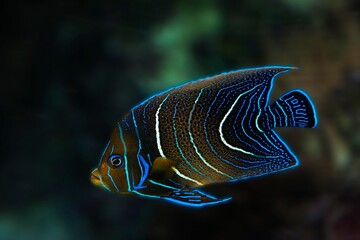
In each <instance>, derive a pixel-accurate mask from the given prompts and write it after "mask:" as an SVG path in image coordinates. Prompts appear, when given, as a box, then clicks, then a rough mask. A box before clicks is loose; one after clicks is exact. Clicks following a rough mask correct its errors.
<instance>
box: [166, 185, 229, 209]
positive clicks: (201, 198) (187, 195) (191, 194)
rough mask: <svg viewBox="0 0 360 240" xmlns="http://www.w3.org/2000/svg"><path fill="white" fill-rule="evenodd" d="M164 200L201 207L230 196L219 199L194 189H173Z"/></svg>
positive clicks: (225, 199) (216, 202)
mask: <svg viewBox="0 0 360 240" xmlns="http://www.w3.org/2000/svg"><path fill="white" fill-rule="evenodd" d="M164 198H165V199H166V200H168V201H171V202H174V203H177V204H180V205H185V206H189V207H203V206H206V205H214V204H218V203H223V202H226V201H229V200H230V199H231V198H224V199H220V198H217V197H214V196H212V195H210V194H207V193H204V192H201V191H199V190H195V189H180V190H178V191H173V192H172V193H171V194H170V195H169V196H167V197H164Z"/></svg>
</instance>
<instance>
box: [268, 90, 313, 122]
mask: <svg viewBox="0 0 360 240" xmlns="http://www.w3.org/2000/svg"><path fill="white" fill-rule="evenodd" d="M266 113H267V119H268V121H269V125H270V128H276V127H300V128H313V127H315V126H316V125H317V117H316V111H315V106H314V104H313V103H312V101H311V99H310V98H309V96H308V95H307V94H306V93H304V92H303V91H301V90H293V91H290V92H288V93H286V94H285V95H283V96H281V97H280V98H279V99H278V100H276V101H275V102H274V103H273V104H272V105H270V106H269V107H268V109H267V111H266Z"/></svg>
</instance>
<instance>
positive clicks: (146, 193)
mask: <svg viewBox="0 0 360 240" xmlns="http://www.w3.org/2000/svg"><path fill="white" fill-rule="evenodd" d="M294 69H297V68H295V67H288V66H268V67H260V68H251V69H243V70H237V71H231V72H227V73H222V74H219V75H216V76H213V77H207V78H203V79H200V80H196V81H191V82H188V83H186V84H184V85H181V86H178V87H174V88H171V89H169V90H167V91H165V92H162V93H159V94H157V95H154V96H153V97H151V98H149V99H147V100H145V101H143V102H142V103H140V104H138V105H137V106H135V107H133V108H132V109H131V110H130V111H129V112H128V113H126V114H125V116H124V117H123V118H122V119H120V120H119V121H117V123H116V126H115V128H114V130H113V131H112V134H111V137H110V140H109V141H108V143H107V145H106V147H105V149H104V151H103V153H102V155H101V157H100V163H99V165H98V167H97V168H95V169H94V170H93V171H92V172H91V174H90V179H91V182H92V183H93V184H94V185H96V186H100V187H102V188H105V189H107V190H109V191H111V192H117V193H120V194H127V195H134V196H141V197H148V198H155V199H164V200H167V201H170V202H172V203H176V204H180V205H184V206H189V207H202V206H208V205H214V204H219V203H224V202H227V201H229V200H230V199H231V197H218V196H214V195H213V194H209V193H207V192H206V191H204V190H203V189H202V187H204V186H207V185H210V184H220V183H225V182H234V181H239V180H243V179H248V178H253V177H259V176H263V175H266V174H270V173H276V172H279V171H283V170H286V169H290V168H293V167H296V166H298V165H299V160H298V158H297V157H296V156H295V155H294V153H293V152H292V151H291V150H290V148H289V147H288V146H287V145H286V143H285V142H284V141H283V140H282V139H281V138H280V137H279V136H278V135H277V134H276V132H275V131H274V129H275V128H281V127H294V128H314V127H315V126H316V125H317V124H318V120H317V115H316V110H315V106H314V103H313V102H312V100H311V99H310V97H309V95H308V94H306V93H305V92H304V91H302V90H300V89H294V90H291V91H289V92H287V93H285V94H284V95H282V96H281V97H280V98H278V99H277V100H276V101H275V102H273V103H272V104H268V102H269V97H270V92H271V90H272V87H273V84H274V80H275V78H276V77H277V76H278V75H279V74H282V73H285V72H288V71H290V70H294Z"/></svg>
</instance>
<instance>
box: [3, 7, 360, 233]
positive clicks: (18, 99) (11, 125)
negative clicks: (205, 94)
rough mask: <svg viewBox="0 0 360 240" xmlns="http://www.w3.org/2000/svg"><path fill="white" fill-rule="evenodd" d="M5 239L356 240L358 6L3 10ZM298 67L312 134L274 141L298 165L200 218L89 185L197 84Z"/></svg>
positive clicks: (227, 188)
mask: <svg viewBox="0 0 360 240" xmlns="http://www.w3.org/2000/svg"><path fill="white" fill-rule="evenodd" d="M2 6H3V7H2V13H3V14H2V18H3V21H2V23H3V24H2V26H3V28H2V29H3V31H2V34H1V35H2V44H1V46H2V48H1V56H2V58H1V59H2V71H1V83H2V84H1V87H0V114H1V118H0V123H1V124H0V129H1V139H2V141H1V167H0V180H1V181H0V186H1V188H0V190H1V191H0V239H1V240H12V239H14V240H16V239H30V240H32V239H34V240H35V239H36V240H42V239H52V240H57V239H59V240H61V239H90V240H91V239H190V238H194V237H200V238H201V239H234V238H237V239H294V240H295V239H331V240H335V239H346V240H348V239H351V240H353V239H354V240H355V239H360V108H359V106H360V2H359V1H357V0H348V1H342V0H332V1H325V0H319V1H311V0H303V1H300V0H271V1H260V0H246V1H236V2H235V1H210V0H208V1H191V2H185V1H181V0H177V1H159V0H155V1H144V0H143V1H115V0H112V1H93V0H92V1H77V2H75V1H67V0H65V1H60V0H58V1H56V0H52V1H46V2H42V3H41V2H37V3H35V2H30V1H20V0H17V1H4V2H3V4H2ZM265 65H287V66H288V65H291V66H297V67H299V68H300V69H299V70H298V71H292V72H290V73H287V74H284V75H281V76H280V77H279V78H277V80H276V81H275V84H274V88H273V92H272V99H276V98H277V97H279V96H280V95H282V94H283V93H284V92H286V91H288V90H291V89H294V88H301V89H303V90H305V91H306V92H308V93H309V95H310V96H311V97H312V99H313V100H314V102H315V105H316V107H317V111H318V117H319V125H318V127H317V128H316V129H290V128H289V129H277V130H276V131H277V132H278V133H279V135H280V136H281V137H282V138H283V139H284V140H285V142H286V143H288V145H289V146H290V148H291V149H292V150H293V152H294V153H295V154H296V155H297V156H298V157H299V159H300V166H299V167H297V168H295V169H291V170H287V171H284V172H280V173H276V174H271V175H267V176H263V177H259V178H252V179H249V180H245V181H239V182H236V183H231V184H222V185H215V186H209V187H207V189H208V190H207V191H208V192H212V193H220V195H222V196H233V200H232V201H231V202H229V203H226V204H222V205H217V206H212V207H205V208H200V209H194V208H186V207H183V206H178V205H174V204H170V203H168V202H165V201H159V200H153V199H147V198H140V197H130V196H122V195H117V194H114V193H110V192H107V191H105V190H103V189H100V188H97V187H94V186H93V185H92V184H91V183H90V181H89V174H90V172H91V170H92V169H93V168H94V167H95V166H96V165H97V164H98V161H99V157H100V156H101V153H102V151H103V148H104V147H105V145H106V143H107V141H108V138H109V137H110V133H111V130H112V128H113V127H115V124H116V121H117V120H119V119H120V117H122V116H123V114H125V113H126V112H127V111H128V110H130V109H131V107H133V106H134V105H136V104H137V103H139V102H141V101H143V100H144V99H146V98H148V97H149V96H152V95H153V94H155V93H157V92H159V91H162V90H165V89H167V88H169V87H172V86H176V85H179V84H183V83H185V82H187V81H190V80H194V79H197V78H201V77H205V76H211V75H215V74H218V73H221V72H226V71H230V70H237V69H241V68H247V67H255V66H265Z"/></svg>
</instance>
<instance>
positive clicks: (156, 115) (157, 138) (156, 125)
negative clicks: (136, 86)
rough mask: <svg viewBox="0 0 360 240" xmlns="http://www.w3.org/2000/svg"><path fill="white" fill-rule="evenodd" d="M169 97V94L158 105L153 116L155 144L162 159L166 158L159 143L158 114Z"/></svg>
mask: <svg viewBox="0 0 360 240" xmlns="http://www.w3.org/2000/svg"><path fill="white" fill-rule="evenodd" d="M169 96H170V94H168V95H167V96H166V97H165V98H164V100H163V101H162V102H161V103H160V106H159V108H158V109H157V111H156V114H155V120H156V122H155V131H156V143H157V147H158V150H159V153H160V156H161V157H163V158H166V157H165V155H164V152H163V150H162V148H161V143H160V129H159V112H160V110H161V106H162V105H163V104H164V102H165V101H166V99H167V98H168V97H169Z"/></svg>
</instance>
